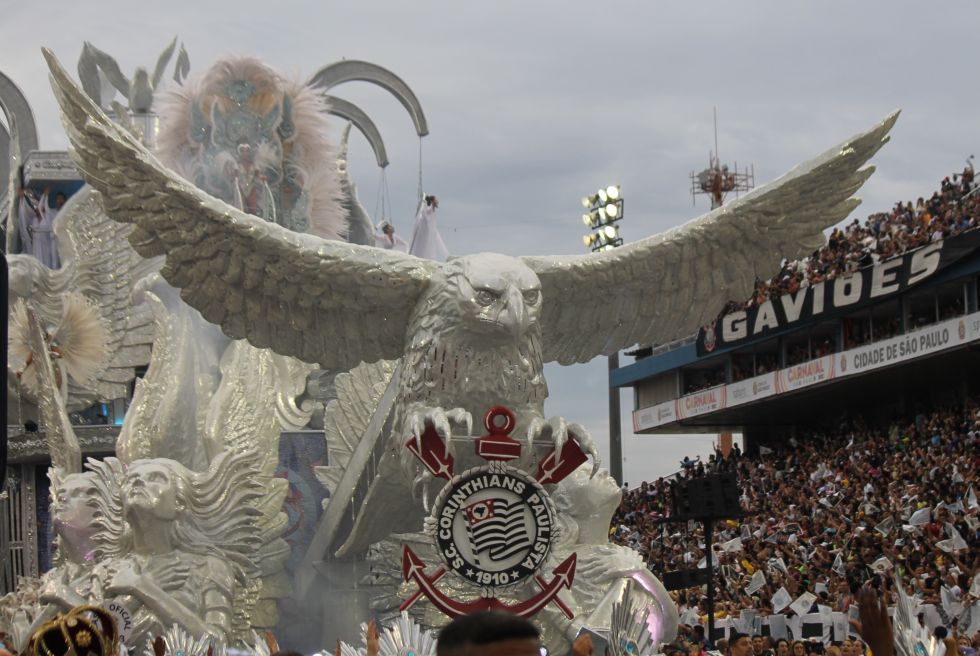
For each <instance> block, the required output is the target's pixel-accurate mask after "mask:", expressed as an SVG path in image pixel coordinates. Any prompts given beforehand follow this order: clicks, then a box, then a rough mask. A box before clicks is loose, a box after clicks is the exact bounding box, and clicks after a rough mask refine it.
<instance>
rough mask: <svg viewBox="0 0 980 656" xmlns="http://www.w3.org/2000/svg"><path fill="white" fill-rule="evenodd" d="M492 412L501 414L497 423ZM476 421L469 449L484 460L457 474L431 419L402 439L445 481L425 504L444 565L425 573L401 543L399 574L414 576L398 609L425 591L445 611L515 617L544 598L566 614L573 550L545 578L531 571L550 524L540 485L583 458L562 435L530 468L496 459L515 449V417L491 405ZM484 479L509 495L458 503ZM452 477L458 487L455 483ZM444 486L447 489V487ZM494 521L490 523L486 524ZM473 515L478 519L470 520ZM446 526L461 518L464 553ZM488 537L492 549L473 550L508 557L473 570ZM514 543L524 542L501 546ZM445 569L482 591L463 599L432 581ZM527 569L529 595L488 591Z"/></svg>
mask: <svg viewBox="0 0 980 656" xmlns="http://www.w3.org/2000/svg"><path fill="white" fill-rule="evenodd" d="M499 419H503V422H502V423H501V424H500V425H498V420H499ZM483 424H484V427H485V428H486V430H487V434H486V435H484V436H482V437H479V438H477V439H476V440H475V442H474V449H475V452H476V455H477V456H479V457H480V458H482V459H484V460H486V461H487V462H488V465H487V466H485V467H479V468H474V469H471V470H468V471H467V472H464V473H462V474H460V475H459V476H456V473H455V471H454V464H455V463H454V459H453V456H452V455H451V454H449V453H448V452H447V449H446V448H445V445H444V443H443V441H442V439H441V438H440V437H439V435H438V434H437V433H436V431H435V429H434V428H433V427H432V426H431V425H427V426H426V429H425V431H424V432H423V433H422V435H421V436H412V437H411V438H409V439H408V441H407V442H406V443H405V448H407V449H408V450H409V451H411V453H412V454H414V455H415V457H416V458H417V459H418V460H419V461H420V462H421V463H422V465H423V466H424V467H425V468H426V469H427V470H428V471H429V472H430V473H431V474H432V476H433V477H435V478H443V479H445V480H447V481H450V485H448V486H447V487H446V488H445V489H444V491H443V494H441V495H440V501H439V502H437V503H436V504H435V507H434V509H433V516H434V517H436V519H437V521H438V520H440V519H441V521H442V524H440V526H441V527H442V528H438V529H436V535H437V537H436V546H437V547H438V548H439V550H440V553H441V554H442V555H443V558H444V559H446V561H447V563H446V564H447V566H448V567H447V566H439V567H438V568H436V569H435V571H433V572H432V574H427V573H426V565H425V563H424V562H423V561H422V559H421V558H419V557H418V555H416V554H415V552H413V551H412V549H411V548H410V547H409V546H408V545H405V546H404V548H403V551H402V576H403V579H404V580H405V581H415V583H416V584H417V585H418V590H416V591H415V593H414V594H412V595H411V596H410V597H409V598H408V599H406V600H405V601H404V602H403V603H402V604H401V606H400V610H402V611H404V610H408V609H409V608H411V607H412V606H413V605H414V604H415V603H416V602H418V601H419V600H420V599H422V598H423V597H425V598H426V599H428V600H429V601H430V602H432V604H433V606H435V607H436V608H437V609H439V611H440V612H442V613H444V614H446V615H448V616H449V617H451V618H455V617H459V616H461V615H467V614H470V613H474V612H478V611H482V610H502V611H507V612H509V613H513V614H515V615H520V616H522V617H532V616H533V615H535V614H537V613H538V612H539V611H541V609H543V608H544V607H545V606H547V605H548V604H555V605H556V606H557V607H558V608H559V609H560V610H561V612H562V613H564V614H565V615H566V616H567V617H568V618H572V617H573V616H574V613H573V612H572V611H571V609H570V608H568V606H567V605H566V604H565V603H564V602H563V601H562V600H561V598H560V597H559V596H558V593H559V592H560V591H561V590H563V589H570V588H571V586H572V583H573V582H574V580H575V567H576V562H577V558H576V554H574V553H573V554H571V555H569V556H568V557H567V558H565V560H564V561H562V562H561V563H560V564H559V565H558V566H557V567H555V568H554V569H553V570H552V571H551V574H552V577H551V580H546V579H545V578H544V577H543V576H541V575H540V574H538V573H537V570H538V569H540V566H541V563H542V562H543V560H544V557H545V556H546V555H547V553H548V549H549V548H550V541H551V535H552V530H553V528H554V527H553V526H552V524H551V521H552V519H553V513H552V511H547V510H546V508H551V501H550V499H549V498H548V495H547V492H545V490H544V488H543V487H542V485H544V484H552V483H558V482H559V481H561V480H562V479H564V478H565V477H566V476H568V475H569V474H571V473H572V472H573V471H575V469H576V468H578V467H579V466H580V465H581V464H583V463H584V462H585V461H586V460H587V459H588V458H587V456H586V455H585V452H584V451H583V450H582V449H581V447H580V446H579V445H578V443H577V442H576V441H575V439H574V438H573V437H572V436H570V439H568V440H567V441H566V442H565V444H564V445H563V447H562V449H561V452H560V453H559V452H557V450H556V449H555V448H552V449H551V450H550V451H549V452H548V453H547V454H546V455H545V456H544V457H543V458H542V459H541V460H540V461H539V462H538V466H537V469H536V471H535V474H534V476H529V475H528V474H526V473H524V472H522V471H520V470H517V469H513V468H510V467H508V466H506V465H505V464H504V463H506V462H508V461H511V460H515V459H517V458H520V457H521V450H522V445H521V443H520V442H518V441H517V440H515V439H513V438H512V437H510V433H511V432H512V431H513V430H514V426H515V425H516V418H515V416H514V413H513V412H512V411H511V410H510V409H509V408H506V407H504V406H495V407H493V408H491V409H490V410H488V411H487V413H486V415H485V416H484V420H483ZM467 477H468V478H467ZM473 478H478V479H480V480H479V484H476V483H470V484H469V485H467V484H466V483H467V481H469V480H470V479H473ZM487 480H492V481H498V480H502V481H505V482H506V485H505V487H506V489H504V487H502V488H501V491H500V493H501V494H502V495H505V496H509V497H510V500H507V499H504V498H490V499H487V498H485V497H484V498H482V500H478V501H476V502H472V503H468V505H466V506H465V507H464V506H462V505H460V504H463V503H466V502H465V501H461V499H463V498H465V497H466V492H467V490H468V489H469V488H473V489H476V490H484V489H485V487H484V486H485V485H486V481H487ZM522 481H523V482H522ZM454 485H455V486H457V487H461V488H462V489H461V490H456V488H455V487H454ZM501 485H504V484H501ZM450 491H453V492H452V493H451V494H449V492H450ZM483 494H486V492H485V491H484V492H483ZM476 496H479V495H476ZM449 497H453V499H452V503H453V505H452V507H450V508H449V509H448V510H447V511H446V512H443V513H442V516H441V517H440V516H439V515H440V513H439V508H440V507H441V506H443V505H444V504H443V502H444V501H447V499H448V498H449ZM522 503H523V504H525V506H526V507H527V508H528V510H527V512H526V513H524V510H523V508H522V507H519V504H522ZM457 513H458V514H459V516H460V519H458V520H456V519H455V515H456V514H457ZM454 522H455V523H454ZM494 522H496V524H495V525H494V526H491V524H493V523H494ZM528 522H530V523H531V531H530V534H525V532H524V529H525V525H526V524H527V523H528ZM481 523H483V524H482V525H481V526H479V527H477V525H479V524H481ZM454 526H456V527H458V526H464V527H465V528H466V531H467V533H469V540H468V541H459V542H466V548H468V549H469V550H470V553H469V554H467V555H468V557H464V554H463V553H461V552H462V551H463V547H460V546H459V544H458V543H457V541H455V540H454V538H455V535H454V533H453V530H454V529H453V527H454ZM487 528H489V529H491V530H497V531H498V533H497V534H494V535H489V538H488V539H487V535H488V534H487V531H486V530H485V529H487ZM478 532H482V537H481V539H480V541H479V544H477V543H474V540H473V534H474V533H478ZM488 541H489V542H490V543H492V544H494V545H495V547H496V551H494V550H490V551H488V552H481V553H482V556H483V558H484V559H487V558H489V560H490V561H492V562H494V564H501V562H498V561H500V559H506V558H508V557H510V560H509V561H506V560H504V561H502V562H503V565H504V567H503V569H502V570H501V571H495V572H493V573H488V572H484V571H479V567H478V565H475V564H474V562H476V563H479V562H481V561H480V560H479V558H478V557H477V556H476V553H475V552H476V551H477V548H478V547H480V545H482V544H483V543H484V542H488ZM514 544H517V545H518V546H524V547H526V548H525V549H523V550H521V549H512V548H509V547H512V546H513V545H514ZM480 548H482V547H480ZM501 552H502V553H501ZM484 562H485V561H484ZM449 571H454V572H455V573H456V574H458V575H460V577H461V578H463V579H464V580H467V581H469V582H471V583H473V584H474V585H475V586H478V587H479V588H480V589H481V592H482V593H483V594H482V595H481V596H477V597H475V598H473V599H471V600H459V599H453V598H451V597H450V596H449V595H447V594H446V593H444V592H442V591H441V590H440V589H439V588H438V586H437V584H438V583H439V581H440V580H441V579H442V578H443V577H444V576H445V575H446V574H447V573H448V572H449ZM529 576H530V577H533V580H534V582H535V583H536V584H537V586H538V588H539V591H538V592H537V593H536V594H534V595H532V596H531V597H530V598H529V599H526V600H524V601H520V602H516V603H513V604H507V603H505V602H503V601H501V600H500V599H497V598H496V597H495V596H494V595H493V591H494V588H495V587H498V586H501V585H508V584H512V583H516V582H520V581H522V580H524V579H525V578H527V577H529ZM488 591H489V595H488V594H487V592H488Z"/></svg>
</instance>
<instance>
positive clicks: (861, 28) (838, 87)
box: [0, 0, 980, 482]
mask: <svg viewBox="0 0 980 656" xmlns="http://www.w3.org/2000/svg"><path fill="white" fill-rule="evenodd" d="M4 5H5V6H4V7H3V33H4V37H3V39H0V70H2V71H3V72H4V73H6V74H7V75H8V76H10V77H11V78H12V79H13V80H14V81H15V82H16V83H17V84H18V85H19V86H20V87H21V89H22V90H23V91H24V93H25V94H26V95H27V97H28V99H29V101H30V102H31V104H32V106H33V108H34V112H35V116H36V119H37V122H38V127H39V132H40V135H41V147H42V148H44V149H62V148H64V147H65V146H66V138H65V136H64V134H63V132H62V130H61V127H60V124H59V122H58V119H57V110H56V106H55V103H54V100H53V97H52V94H51V91H50V89H49V87H48V83H47V74H46V69H45V67H44V63H43V60H42V57H41V54H40V48H41V46H48V47H50V48H52V49H53V50H54V52H55V53H56V54H57V56H58V57H59V58H60V59H61V60H62V62H63V63H64V64H65V65H66V66H67V67H68V68H69V69H70V70H74V68H75V63H76V61H77V58H78V55H79V53H80V52H81V47H82V42H83V41H84V40H89V41H91V42H92V43H93V44H94V45H96V46H97V47H99V48H101V49H102V50H105V51H107V52H108V53H109V54H111V55H113V56H114V57H115V58H116V59H117V60H118V61H119V63H120V65H121V67H122V69H123V70H124V72H126V73H127V74H131V72H132V70H133V69H134V68H135V67H136V66H138V65H143V66H148V67H152V65H153V63H154V62H155V61H156V57H157V55H158V54H159V52H160V51H161V50H162V49H163V48H164V47H165V46H166V45H167V43H169V41H170V39H172V38H173V36H174V35H179V37H180V39H181V40H182V41H183V42H184V44H185V46H186V48H187V50H188V52H189V54H190V59H191V65H192V74H193V73H195V72H196V73H200V72H202V71H203V70H204V69H205V68H206V67H207V66H208V65H209V64H210V63H211V62H212V61H214V59H215V58H217V57H219V56H222V55H227V54H243V55H245V54H247V55H255V56H258V57H260V58H262V59H264V60H265V61H266V62H267V63H269V64H270V65H272V66H273V67H274V68H276V69H278V70H280V71H283V72H284V73H287V74H289V75H292V76H297V77H301V78H303V79H305V78H307V77H309V76H310V75H311V74H313V73H314V72H315V71H316V70H317V69H319V68H320V67H322V66H324V65H326V64H328V63H331V62H334V61H336V60H338V59H341V58H348V59H364V60H368V61H372V62H374V63H377V64H380V65H382V66H385V67H387V68H389V69H391V70H393V71H394V72H395V73H397V74H398V75H399V76H401V77H402V78H403V79H404V80H405V81H406V82H408V84H409V85H410V86H411V87H412V88H413V89H414V90H415V92H416V94H417V95H418V97H419V99H420V101H421V103H422V105H423V107H424V109H425V113H426V116H427V118H428V121H429V127H430V131H431V134H430V135H429V136H428V137H426V138H425V139H424V141H423V151H422V155H423V156H422V176H423V180H424V186H425V190H426V192H427V193H434V194H437V195H438V196H439V197H440V201H441V206H440V217H439V221H440V225H441V227H442V231H443V236H444V238H445V240H446V243H447V244H448V246H449V248H450V250H451V251H452V252H453V253H456V254H465V253H473V252H479V251H498V252H503V253H507V254H511V255H522V254H561V253H578V252H581V251H582V250H583V246H582V242H581V237H582V233H583V227H582V224H581V220H580V214H581V211H580V209H581V208H580V205H579V200H580V198H581V196H583V195H584V194H586V193H588V192H591V191H593V190H594V189H596V188H598V187H599V186H605V185H607V184H610V183H619V184H621V185H622V188H623V195H624V198H625V199H626V212H625V221H624V224H623V227H622V233H623V236H624V238H625V239H626V240H627V241H629V240H633V239H639V238H642V237H646V236H648V235H651V234H654V233H658V232H661V231H663V230H665V229H667V228H669V227H671V226H674V225H677V224H679V223H682V222H684V221H686V220H688V219H690V218H693V217H695V216H697V215H699V214H701V213H703V212H705V211H706V210H707V202H706V199H704V198H700V199H699V200H698V202H697V204H696V205H692V201H691V196H690V194H689V180H688V174H689V173H690V172H691V171H692V170H700V169H701V168H704V166H705V165H706V163H707V158H708V152H709V150H711V149H712V148H713V129H712V107H717V108H718V119H719V125H718V139H719V150H720V153H721V157H722V159H723V160H724V161H725V162H728V163H734V162H736V161H737V162H738V164H739V166H740V168H741V166H743V165H745V164H754V169H755V178H756V182H757V184H762V183H764V182H767V181H770V180H772V179H774V178H776V177H778V176H779V175H781V174H782V173H783V172H785V171H786V170H788V169H789V168H791V167H792V166H794V165H796V164H798V163H800V162H802V161H804V160H806V159H809V158H811V157H813V156H815V155H817V154H819V153H820V152H822V151H823V150H825V149H826V148H828V147H830V146H832V145H834V144H836V143H838V142H840V141H842V140H844V139H846V138H847V137H850V136H851V135H853V134H854V133H856V132H859V131H862V130H865V129H867V128H869V127H871V126H872V125H873V124H875V123H876V122H877V121H879V120H880V119H881V118H883V117H884V116H885V115H886V114H887V113H888V112H890V111H891V110H893V109H897V108H901V109H902V110H903V113H902V116H901V118H900V119H899V121H898V124H897V125H896V127H895V128H894V130H893V131H892V143H891V144H889V145H888V146H886V147H885V149H883V150H882V151H881V153H879V155H878V156H877V157H876V158H875V160H874V163H875V164H876V165H877V168H878V172H877V173H876V174H875V175H874V176H873V177H872V178H871V180H870V181H869V182H868V183H867V184H866V185H865V187H864V188H863V189H862V191H861V192H860V194H859V195H860V196H861V197H862V198H863V199H864V200H865V203H864V205H862V206H861V207H860V208H859V209H858V210H857V215H858V216H861V217H864V216H866V215H867V214H868V213H870V212H872V211H874V210H883V209H886V208H888V207H889V206H891V205H892V204H893V203H894V202H895V201H897V200H907V199H913V200H914V199H915V198H916V197H918V196H921V195H927V194H929V193H931V192H932V191H933V190H934V189H936V188H937V187H938V181H939V180H940V179H941V178H942V177H943V176H944V175H947V174H949V173H952V172H953V171H957V170H960V169H962V167H963V163H964V158H965V157H966V156H968V155H970V154H971V153H973V152H974V150H975V149H977V150H980V148H977V146H978V143H980V121H978V114H980V88H978V85H977V84H976V83H975V82H974V80H973V77H974V73H975V70H976V68H977V66H978V64H980V51H978V48H977V45H976V44H977V35H978V34H980V29H978V28H980V9H978V7H977V5H976V3H975V2H974V1H956V2H943V3H926V2H911V1H896V0H889V1H888V2H870V1H864V2H854V1H853V0H849V1H827V0H825V1H822V2H786V1H785V0H773V1H766V2H748V3H735V2H710V1H706V0H701V1H699V2H683V3H682V2H671V3H666V2H649V1H647V2H628V3H627V2H616V3H612V2H608V3H597V2H583V1H564V2H529V1H527V0H524V1H522V2H512V1H504V0H495V1H494V2H458V1H452V2H449V1H447V2H394V1H392V2H367V1H364V0H359V1H358V2H345V3H340V2H322V1H321V2H311V1H307V2H299V1H297V0H277V1H276V2H255V1H253V0H238V1H236V2H207V3H206V2H202V1H200V0H197V1H196V2H184V1H182V0H174V1H172V2H168V3H165V4H164V3H134V2H131V1H126V2H121V1H118V0H112V1H106V0H99V2H97V3H96V2H78V1H77V0H46V1H45V2H44V3H43V6H38V5H35V4H33V3H24V2H20V3H12V2H7V3H4ZM334 92H335V93H336V95H338V96H341V97H345V98H347V99H348V100H351V101H353V102H355V103H357V104H359V105H360V106H361V107H362V108H363V109H365V110H366V111H367V112H368V113H369V114H370V115H371V116H372V117H373V118H374V120H375V121H376V122H377V123H378V125H379V126H380V129H381V131H382V133H383V136H384V139H385V142H386V145H387V148H388V153H389V158H390V160H391V165H390V166H389V167H388V184H389V189H390V200H391V205H392V208H393V215H392V217H391V218H392V219H393V220H394V222H395V224H396V226H397V228H398V229H399V231H400V232H402V233H408V232H410V230H411V222H412V214H413V210H414V206H415V194H416V187H417V183H418V175H419V171H418V161H419V142H418V139H417V138H416V137H415V135H414V131H413V129H412V125H411V122H410V120H409V118H408V116H407V114H406V113H405V112H404V110H403V109H402V108H401V106H400V105H399V104H398V103H397V102H396V101H395V100H394V99H393V98H391V97H390V96H388V95H386V93H385V92H384V91H382V90H381V89H378V88H376V87H372V86H370V85H366V84H363V83H350V84H346V85H343V86H341V87H337V88H336V89H335V90H334ZM349 166H350V170H351V174H352V176H353V177H354V179H355V181H356V182H357V183H358V186H359V188H360V194H361V199H362V202H363V203H364V205H365V206H366V207H367V208H368V210H369V211H372V212H373V210H374V207H375V200H376V198H377V191H378V189H379V182H380V176H379V171H378V169H377V167H376V166H375V165H374V160H373V157H372V155H371V153H370V150H369V149H368V148H367V145H366V142H364V140H363V139H362V138H360V137H353V138H352V145H351V156H350V165H349ZM779 257H780V255H779V254H777V253H774V254H773V266H774V267H776V266H777V264H778V261H779ZM625 360H626V361H629V358H625ZM548 375H549V384H550V387H551V399H549V402H548V405H547V411H548V412H549V413H552V414H561V415H563V416H565V417H567V418H568V419H569V420H573V421H580V422H583V423H584V424H585V425H586V426H587V427H588V428H589V429H590V430H591V431H592V434H593V435H594V437H595V438H596V439H597V441H599V442H600V443H602V444H603V445H605V443H606V441H607V438H608V430H607V416H608V415H607V405H606V393H605V384H606V365H605V361H604V360H603V359H599V360H596V361H594V362H592V363H590V364H588V365H579V366H574V367H557V366H549V368H548ZM631 410H632V394H631V393H627V392H624V393H623V411H624V414H623V424H624V426H627V427H628V426H629V425H630V414H629V413H630V411H631ZM625 441H626V447H625V448H626V455H627V462H626V476H627V479H628V480H629V481H631V482H637V481H639V480H641V479H642V478H644V477H646V478H650V477H654V476H657V475H662V474H666V473H670V472H672V471H674V470H676V468H677V464H676V463H677V461H678V460H679V459H680V458H681V457H683V456H684V455H687V454H694V453H699V452H704V445H705V443H706V442H707V443H709V444H710V439H708V440H705V438H691V437H684V438H672V437H658V436H635V437H634V436H632V435H629V434H628V431H627V435H626V436H625Z"/></svg>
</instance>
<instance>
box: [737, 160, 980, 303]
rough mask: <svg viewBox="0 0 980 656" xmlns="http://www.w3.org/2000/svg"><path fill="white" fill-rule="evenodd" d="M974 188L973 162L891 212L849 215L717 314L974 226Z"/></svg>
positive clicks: (977, 216)
mask: <svg viewBox="0 0 980 656" xmlns="http://www.w3.org/2000/svg"><path fill="white" fill-rule="evenodd" d="M975 188H976V187H975V185H974V171H973V167H972V165H968V166H967V167H966V168H964V169H963V172H962V173H960V174H954V175H953V176H952V178H950V177H949V176H947V177H946V178H944V179H943V181H942V182H941V184H940V189H939V191H936V192H935V193H934V194H933V195H932V196H931V197H930V198H929V199H928V200H926V199H925V198H919V199H918V200H917V201H916V202H915V203H914V204H913V203H912V202H911V201H908V202H898V203H896V204H895V207H894V208H892V210H891V211H890V212H878V213H876V214H872V215H871V216H869V217H868V218H867V219H866V220H865V221H864V223H863V224H862V223H861V222H860V221H859V220H858V219H854V221H853V222H851V223H850V224H848V225H847V226H845V227H844V228H843V229H842V228H834V230H833V231H832V232H831V233H830V236H829V238H828V239H827V244H826V245H825V246H823V247H821V248H819V249H818V250H816V251H814V252H813V253H812V254H811V255H810V256H809V257H805V258H802V259H798V260H788V259H784V260H783V262H782V265H781V267H780V270H779V273H777V274H776V275H775V276H773V277H772V278H770V279H769V280H759V281H757V282H756V285H755V289H754V290H753V292H752V296H751V297H750V298H749V299H748V300H747V301H745V302H744V303H737V302H734V301H732V302H730V303H729V304H728V305H727V306H726V307H725V309H724V310H723V312H722V314H726V313H728V312H732V311H735V310H739V309H749V308H753V307H755V306H757V305H760V304H761V303H764V302H766V301H767V300H769V299H770V298H775V297H778V296H782V295H783V294H792V293H795V292H797V291H799V290H800V289H802V288H806V287H808V286H810V285H814V284H817V283H819V282H823V281H825V280H832V279H833V278H835V277H837V276H839V275H842V274H846V273H851V272H853V271H856V270H858V269H860V268H862V267H865V266H868V265H871V264H875V263H877V262H880V261H882V260H886V259H888V258H890V257H894V256H895V255H900V254H902V253H905V252H906V251H909V250H912V249H915V248H918V247H919V246H923V245H925V244H927V243H929V242H930V241H937V240H939V239H945V238H947V237H953V236H955V235H958V234H960V233H962V232H965V231H967V230H970V229H972V228H975V227H977V225H980V193H971V192H973V191H974V190H975Z"/></svg>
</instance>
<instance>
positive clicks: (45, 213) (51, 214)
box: [31, 189, 65, 269]
mask: <svg viewBox="0 0 980 656" xmlns="http://www.w3.org/2000/svg"><path fill="white" fill-rule="evenodd" d="M49 192H50V189H45V190H44V193H43V194H41V200H39V201H38V204H37V213H36V215H35V219H34V221H32V222H31V240H32V242H33V251H32V252H33V254H34V257H36V258H37V259H39V260H41V263H42V264H44V266H46V267H48V268H49V269H57V268H60V267H61V261H60V260H59V259H58V246H57V244H56V242H55V238H54V220H55V219H56V218H57V217H58V212H59V211H61V208H62V207H63V206H64V204H65V195H64V194H63V193H61V192H60V191H59V192H58V193H57V194H55V197H54V198H55V207H53V208H52V207H50V206H49V205H48V193H49Z"/></svg>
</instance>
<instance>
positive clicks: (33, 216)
mask: <svg viewBox="0 0 980 656" xmlns="http://www.w3.org/2000/svg"><path fill="white" fill-rule="evenodd" d="M17 195H18V196H20V201H19V202H18V203H17V236H18V237H20V251H19V252H21V253H28V254H30V255H33V254H34V240H33V239H32V238H31V226H33V225H34V224H35V223H36V222H37V209H35V207H34V206H33V205H32V204H31V202H30V201H28V199H27V193H26V192H25V191H24V188H23V187H21V188H20V189H18V190H17Z"/></svg>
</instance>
